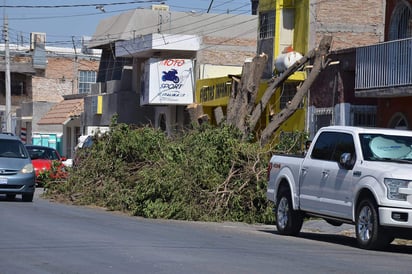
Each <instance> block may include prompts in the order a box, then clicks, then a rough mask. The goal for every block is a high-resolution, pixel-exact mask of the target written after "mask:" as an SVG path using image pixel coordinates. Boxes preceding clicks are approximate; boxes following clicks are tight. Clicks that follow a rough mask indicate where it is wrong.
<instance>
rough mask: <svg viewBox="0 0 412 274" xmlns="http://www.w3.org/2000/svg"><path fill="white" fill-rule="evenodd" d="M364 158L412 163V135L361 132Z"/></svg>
mask: <svg viewBox="0 0 412 274" xmlns="http://www.w3.org/2000/svg"><path fill="white" fill-rule="evenodd" d="M359 138H360V142H361V146H362V153H363V158H364V159H365V160H367V161H394V162H407V163H412V137H409V136H396V135H384V134H359Z"/></svg>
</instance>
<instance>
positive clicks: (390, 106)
mask: <svg viewBox="0 0 412 274" xmlns="http://www.w3.org/2000/svg"><path fill="white" fill-rule="evenodd" d="M410 102H411V100H410V98H409V97H398V98H382V99H379V100H378V112H379V113H378V115H377V119H378V120H377V126H379V127H389V126H390V122H391V120H392V118H393V116H394V115H395V114H397V113H400V114H403V115H404V116H405V118H406V119H407V121H408V122H409V123H411V121H412V108H411V105H410ZM409 129H412V124H409Z"/></svg>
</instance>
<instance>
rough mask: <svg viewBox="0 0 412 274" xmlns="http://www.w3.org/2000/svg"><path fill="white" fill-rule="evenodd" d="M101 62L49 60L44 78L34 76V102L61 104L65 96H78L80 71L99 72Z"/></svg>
mask: <svg viewBox="0 0 412 274" xmlns="http://www.w3.org/2000/svg"><path fill="white" fill-rule="evenodd" d="M98 68H99V62H98V61H93V60H89V59H82V58H79V59H78V61H77V63H76V62H75V60H74V58H65V57H54V58H48V59H47V67H46V71H45V74H44V77H42V76H33V81H32V93H33V95H32V96H33V100H34V101H48V102H60V101H61V100H63V97H62V96H63V95H69V94H77V93H78V91H77V74H78V70H92V71H97V70H98Z"/></svg>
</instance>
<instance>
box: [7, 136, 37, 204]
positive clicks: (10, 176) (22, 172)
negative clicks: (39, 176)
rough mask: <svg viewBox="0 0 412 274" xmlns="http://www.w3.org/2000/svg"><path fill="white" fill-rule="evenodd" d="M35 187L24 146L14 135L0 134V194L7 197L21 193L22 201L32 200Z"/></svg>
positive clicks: (31, 168)
mask: <svg viewBox="0 0 412 274" xmlns="http://www.w3.org/2000/svg"><path fill="white" fill-rule="evenodd" d="M35 188H36V186H35V172H34V168H33V164H32V162H31V159H30V155H29V153H28V151H27V149H26V147H25V146H24V144H23V143H22V142H21V140H20V139H19V138H17V137H16V136H12V135H10V134H0V194H6V197H7V198H8V199H14V198H15V197H16V195H21V196H22V200H23V201H24V202H32V201H33V196H34V191H35Z"/></svg>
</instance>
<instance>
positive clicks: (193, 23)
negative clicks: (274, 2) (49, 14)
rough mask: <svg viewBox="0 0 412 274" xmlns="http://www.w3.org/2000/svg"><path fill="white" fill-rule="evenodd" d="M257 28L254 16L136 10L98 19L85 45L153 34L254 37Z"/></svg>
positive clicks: (92, 46) (108, 42) (95, 46)
mask: <svg viewBox="0 0 412 274" xmlns="http://www.w3.org/2000/svg"><path fill="white" fill-rule="evenodd" d="M257 27H258V17H257V16H256V15H240V14H236V15H234V14H212V13H195V12H194V13H191V12H169V11H159V10H151V9H135V10H131V11H127V12H124V13H121V14H119V15H115V16H112V17H109V18H106V19H103V20H101V21H100V22H99V24H98V26H97V28H96V32H95V33H94V34H93V37H92V38H91V40H90V41H89V42H88V46H89V47H90V48H100V47H102V46H103V45H108V44H110V43H113V42H115V41H121V40H130V39H133V38H136V37H141V36H144V35H147V34H152V33H161V34H186V35H198V36H213V37H238V38H239V39H242V38H253V39H256V31H257Z"/></svg>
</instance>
